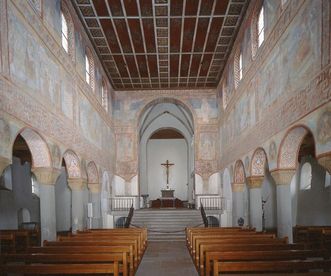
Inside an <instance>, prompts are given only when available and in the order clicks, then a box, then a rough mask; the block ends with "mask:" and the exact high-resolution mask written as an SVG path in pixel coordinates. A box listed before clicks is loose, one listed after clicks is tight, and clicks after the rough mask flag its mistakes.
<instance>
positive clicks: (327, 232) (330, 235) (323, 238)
mask: <svg viewBox="0 0 331 276" xmlns="http://www.w3.org/2000/svg"><path fill="white" fill-rule="evenodd" d="M293 240H294V242H295V243H301V244H304V246H305V248H306V249H327V250H329V251H331V226H300V225H297V226H295V227H294V228H293Z"/></svg>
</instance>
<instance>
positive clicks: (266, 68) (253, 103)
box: [218, 0, 331, 170]
mask: <svg viewBox="0 0 331 276" xmlns="http://www.w3.org/2000/svg"><path fill="white" fill-rule="evenodd" d="M262 8H263V10H264V11H263V17H264V18H263V21H264V24H263V25H262V27H264V30H263V32H264V39H263V40H262V41H261V42H259V41H257V38H258V37H257V33H258V31H259V29H260V28H261V26H258V21H259V15H260V11H261V9H262ZM330 8H331V7H330V1H325V0H316V1H315V0H314V1H312V0H306V1H302V0H291V1H285V0H284V1H273V0H265V1H253V2H251V4H250V5H249V7H248V10H247V13H246V17H245V19H244V21H243V24H242V26H241V28H240V30H239V33H238V36H237V39H236V41H235V43H234V47H233V50H232V53H231V55H230V57H229V60H228V62H227V64H226V66H225V71H224V73H223V75H222V79H221V81H220V84H219V87H218V91H219V107H220V108H219V109H220V113H221V114H220V161H221V162H220V169H224V168H226V167H228V166H230V165H231V166H233V164H234V162H235V161H236V160H239V159H241V160H242V161H244V163H245V168H246V167H247V168H246V169H247V170H248V167H249V159H250V158H249V157H250V156H251V155H252V153H253V152H254V150H255V149H257V148H258V147H263V149H264V150H265V152H266V153H267V158H268V163H269V167H270V169H275V168H277V152H278V149H279V148H280V146H281V140H282V138H283V137H284V136H285V135H286V132H287V131H288V130H289V129H291V127H293V126H295V125H304V126H305V127H307V128H308V129H310V130H311V132H312V133H313V135H314V138H315V142H316V146H317V148H316V156H317V157H318V156H321V155H322V154H325V153H326V152H327V151H329V150H330V146H331V134H330V127H327V124H325V122H330V118H331V117H330V110H331V106H330V98H331V95H330V85H329V82H330V54H331V53H330V14H331V12H330ZM240 74H241V75H240Z"/></svg>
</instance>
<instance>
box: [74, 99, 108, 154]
mask: <svg viewBox="0 0 331 276" xmlns="http://www.w3.org/2000/svg"><path fill="white" fill-rule="evenodd" d="M79 124H80V127H81V129H82V131H83V133H84V136H85V137H87V139H88V140H89V141H90V142H91V143H93V144H94V145H96V146H97V147H98V148H101V147H102V142H101V141H102V140H101V136H102V133H103V129H104V127H105V126H104V123H103V122H102V119H101V118H100V116H99V114H98V113H97V112H95V109H94V108H93V107H92V106H91V104H90V103H89V101H88V100H87V99H86V98H85V97H82V98H81V99H80V102H79Z"/></svg>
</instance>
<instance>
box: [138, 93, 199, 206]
mask: <svg viewBox="0 0 331 276" xmlns="http://www.w3.org/2000/svg"><path fill="white" fill-rule="evenodd" d="M193 129H194V128H193V117H192V114H191V112H190V110H189V109H188V108H187V107H186V106H184V105H183V104H182V103H181V102H178V101H176V100H174V99H163V100H162V101H160V100H157V101H155V102H153V103H150V104H149V105H148V106H147V107H145V109H144V111H143V113H142V114H141V116H140V120H139V183H140V187H139V188H140V189H139V190H140V195H144V196H147V195H148V200H147V202H149V201H150V200H156V199H157V198H159V197H161V190H162V189H167V188H168V189H170V190H174V197H176V198H178V199H180V200H181V201H184V202H185V201H189V202H193V193H194V192H193V185H194V142H193V141H194V140H193V139H194V138H193V134H194V131H193ZM167 160H168V163H170V164H173V165H169V170H167V169H166V167H167V166H166V165H162V164H166V162H167ZM167 172H168V174H167ZM167 182H168V183H167Z"/></svg>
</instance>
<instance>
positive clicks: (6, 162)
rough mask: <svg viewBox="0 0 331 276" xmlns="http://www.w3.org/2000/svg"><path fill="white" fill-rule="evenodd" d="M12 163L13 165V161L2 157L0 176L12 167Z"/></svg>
mask: <svg viewBox="0 0 331 276" xmlns="http://www.w3.org/2000/svg"><path fill="white" fill-rule="evenodd" d="M11 163H12V161H11V159H9V158H6V157H3V156H0V175H1V174H2V173H3V172H4V170H5V169H6V168H7V167H8V166H9V165H11Z"/></svg>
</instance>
